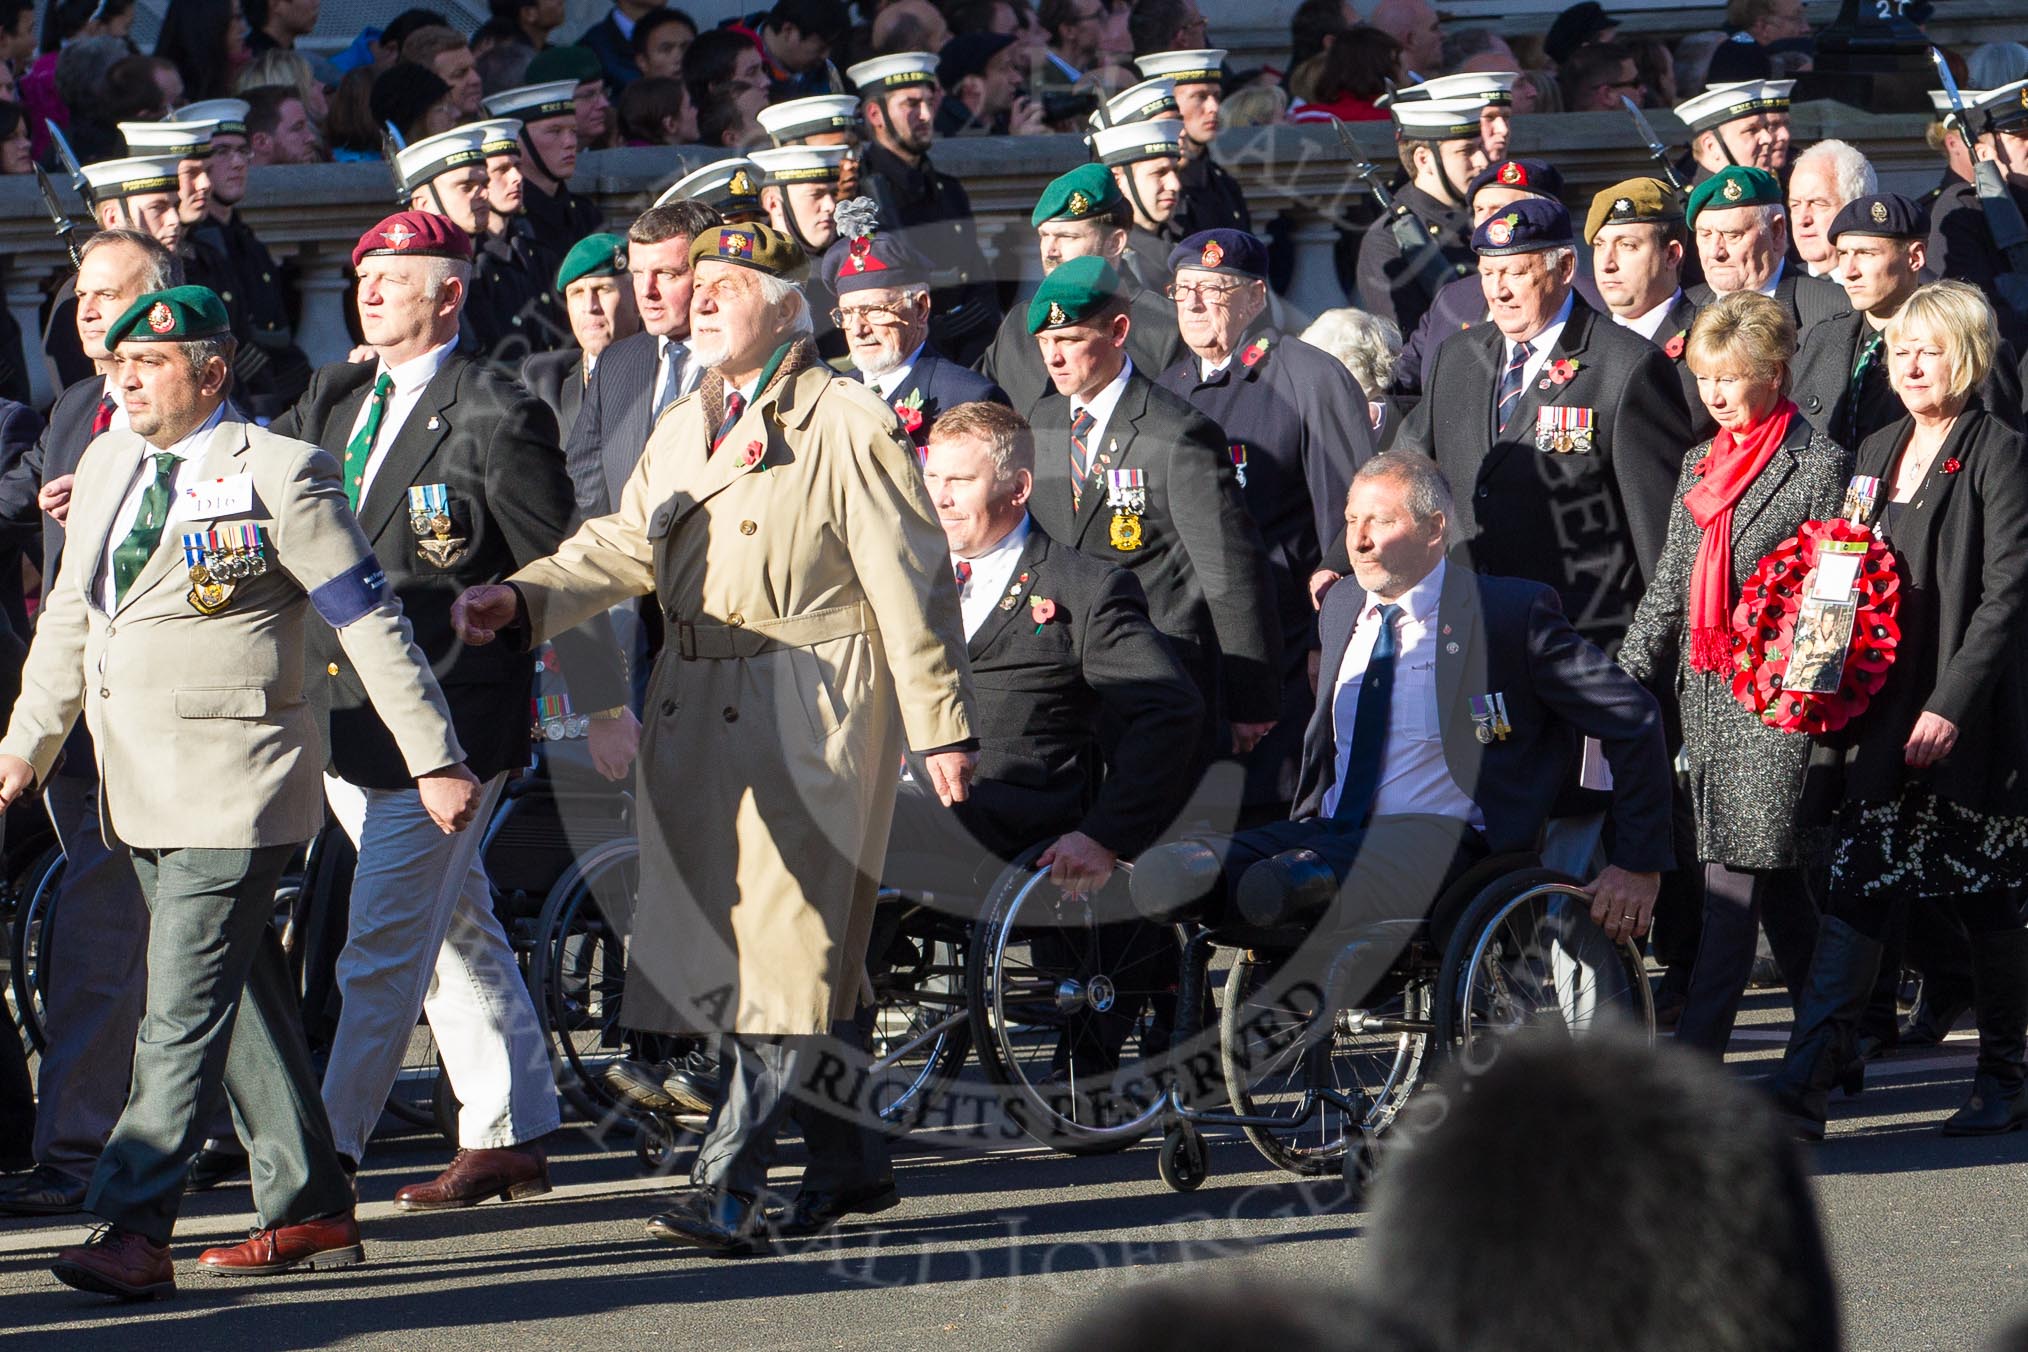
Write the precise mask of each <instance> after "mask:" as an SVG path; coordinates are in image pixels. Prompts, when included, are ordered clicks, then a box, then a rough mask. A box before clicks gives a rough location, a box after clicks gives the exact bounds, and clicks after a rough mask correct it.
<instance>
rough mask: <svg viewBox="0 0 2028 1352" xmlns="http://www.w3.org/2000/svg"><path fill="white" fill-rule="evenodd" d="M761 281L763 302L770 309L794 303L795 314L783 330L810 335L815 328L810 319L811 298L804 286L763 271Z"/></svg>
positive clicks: (804, 335)
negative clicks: (804, 292) (804, 290)
mask: <svg viewBox="0 0 2028 1352" xmlns="http://www.w3.org/2000/svg"><path fill="white" fill-rule="evenodd" d="M758 280H759V282H760V296H761V302H762V303H763V304H765V305H766V306H767V307H768V308H769V309H779V308H781V307H782V306H784V305H789V304H791V303H793V305H794V307H795V314H794V315H793V316H792V317H791V318H790V320H789V322H788V324H787V325H786V326H785V327H784V329H783V332H784V333H788V334H792V335H801V336H802V337H805V338H807V337H809V336H810V335H811V334H812V333H813V332H814V331H815V330H814V326H813V325H812V323H811V321H810V298H809V297H808V296H805V295H804V294H803V288H802V287H800V286H797V285H796V284H795V283H794V282H792V281H789V280H788V279H787V278H784V277H776V276H774V275H773V274H771V273H766V272H763V273H761V274H760V276H759V278H758Z"/></svg>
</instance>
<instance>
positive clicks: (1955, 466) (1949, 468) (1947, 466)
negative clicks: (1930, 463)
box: [1943, 456, 1964, 474]
mask: <svg viewBox="0 0 2028 1352" xmlns="http://www.w3.org/2000/svg"><path fill="white" fill-rule="evenodd" d="M1963 468H1964V466H1963V465H1962V464H1959V463H1958V458H1957V457H1956V456H1952V457H1950V458H1949V459H1948V460H1946V461H1944V462H1943V472H1944V473H1946V474H1956V473H1957V472H1958V471H1959V470H1961V469H1963Z"/></svg>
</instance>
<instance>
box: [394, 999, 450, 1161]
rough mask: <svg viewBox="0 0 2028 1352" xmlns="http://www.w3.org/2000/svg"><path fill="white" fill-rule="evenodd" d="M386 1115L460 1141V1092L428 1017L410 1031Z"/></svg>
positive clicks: (406, 1124)
mask: <svg viewBox="0 0 2028 1352" xmlns="http://www.w3.org/2000/svg"><path fill="white" fill-rule="evenodd" d="M387 1115H388V1116H389V1117H392V1118H394V1119H395V1120H396V1121H397V1122H400V1123H402V1124H404V1125H405V1126H410V1127H416V1128H419V1129H421V1130H423V1131H434V1132H436V1133H437V1134H439V1135H440V1136H442V1137H443V1138H444V1139H445V1140H447V1141H449V1142H450V1143H451V1144H452V1145H456V1144H457V1143H458V1100H457V1095H455V1094H454V1093H452V1092H451V1077H450V1076H449V1075H448V1074H446V1073H445V1071H444V1063H443V1058H442V1057H441V1056H439V1055H438V1053H437V1039H436V1034H435V1033H433V1032H431V1031H430V1025H429V1021H428V1020H423V1021H422V1022H419V1023H417V1024H416V1026H415V1031H414V1032H412V1033H411V1034H409V1039H408V1051H407V1053H406V1054H404V1055H403V1057H402V1061H401V1070H400V1072H399V1073H398V1074H397V1075H396V1076H395V1080H394V1088H393V1089H391V1090H389V1091H388V1095H387Z"/></svg>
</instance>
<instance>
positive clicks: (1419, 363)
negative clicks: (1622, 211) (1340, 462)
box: [1387, 262, 1696, 412]
mask: <svg viewBox="0 0 2028 1352" xmlns="http://www.w3.org/2000/svg"><path fill="white" fill-rule="evenodd" d="M1573 285H1574V286H1575V287H1576V288H1577V294H1578V296H1579V297H1580V298H1581V299H1583V301H1584V303H1585V304H1587V305H1589V306H1591V308H1592V309H1594V310H1597V311H1598V312H1599V313H1600V314H1604V313H1605V312H1606V303H1605V298H1604V297H1602V296H1600V295H1599V293H1598V284H1597V283H1596V282H1594V281H1593V280H1592V277H1591V274H1590V273H1589V272H1587V271H1586V270H1585V265H1584V264H1583V263H1582V262H1580V263H1579V264H1578V269H1577V277H1576V280H1575V281H1574V282H1573ZM1691 313H1693V314H1694V313H1696V312H1695V310H1694V309H1693V310H1692V311H1691ZM1489 317H1490V312H1489V311H1488V310H1487V308H1486V288H1485V287H1484V285H1482V284H1481V283H1480V281H1479V276H1478V274H1477V273H1469V274H1467V275H1466V276H1463V277H1459V278H1457V279H1456V280H1454V281H1449V282H1446V283H1444V285H1443V288H1442V289H1441V290H1439V291H1438V292H1437V293H1436V299H1435V300H1432V301H1431V302H1430V305H1429V308H1428V309H1427V310H1425V311H1424V312H1423V316H1422V318H1421V319H1419V320H1417V321H1416V325H1415V329H1414V331H1413V332H1411V333H1409V334H1408V335H1406V338H1407V340H1406V341H1405V342H1403V343H1402V345H1401V351H1400V353H1399V354H1397V355H1396V357H1395V360H1394V378H1393V380H1392V381H1391V382H1390V383H1389V384H1388V387H1387V392H1388V393H1389V394H1390V395H1392V396H1394V398H1395V399H1396V401H1397V402H1399V404H1400V405H1401V408H1402V411H1403V412H1406V411H1407V410H1409V409H1411V408H1414V407H1415V402H1416V400H1418V399H1420V398H1422V395H1423V391H1424V390H1425V389H1426V388H1427V387H1428V385H1429V378H1430V373H1431V372H1432V371H1433V370H1434V369H1435V367H1436V354H1437V349H1438V348H1440V347H1442V346H1443V343H1444V339H1446V338H1448V337H1450V336H1451V335H1452V334H1454V333H1463V332H1464V331H1465V330H1466V329H1469V328H1470V327H1472V325H1474V324H1483V323H1485V322H1486V320H1487V319H1488V318H1489Z"/></svg>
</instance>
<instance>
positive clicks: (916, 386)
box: [861, 344, 1011, 452]
mask: <svg viewBox="0 0 2028 1352" xmlns="http://www.w3.org/2000/svg"><path fill="white" fill-rule="evenodd" d="M861 379H862V380H864V379H865V377H863V376H862V377H861ZM869 383H870V382H869ZM918 392H920V393H921V395H922V402H921V404H920V405H919V407H920V409H921V412H922V420H921V422H920V423H918V424H917V425H916V426H915V427H914V428H910V427H909V426H908V423H907V420H906V419H904V420H903V422H902V430H903V431H905V432H907V433H908V436H909V440H911V441H913V442H914V443H915V445H916V450H917V451H918V452H920V451H921V449H922V447H923V445H924V443H926V442H927V441H928V440H929V434H930V428H931V427H933V426H934V425H935V424H936V420H937V418H938V417H939V416H940V415H941V414H942V413H943V412H944V410H946V409H951V408H956V407H957V406H958V405H959V404H970V403H975V402H978V401H980V400H986V401H989V402H991V403H995V404H1006V403H1008V399H1007V392H1006V391H1005V390H1002V389H1001V388H1000V387H999V386H998V385H995V384H994V383H993V382H992V381H991V380H988V379H987V378H986V377H985V376H982V375H980V374H979V373H978V372H977V371H974V370H972V369H971V368H970V367H965V366H960V365H958V364H957V363H956V362H954V361H952V360H951V359H950V358H948V357H946V356H943V355H941V354H940V353H938V352H937V350H936V346H935V345H934V344H925V345H924V347H923V350H922V356H920V357H918V358H916V362H915V365H913V366H911V367H909V369H908V379H907V380H905V381H903V382H902V384H901V387H900V388H899V389H897V390H896V391H895V392H894V397H893V398H892V399H890V400H888V401H887V402H888V406H889V407H891V408H893V409H894V411H895V416H897V417H900V416H901V408H902V405H904V404H906V403H908V401H909V400H910V399H911V398H912V397H913V396H915V395H916V394H917V393H918ZM1010 406H1011V405H1010Z"/></svg>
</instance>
